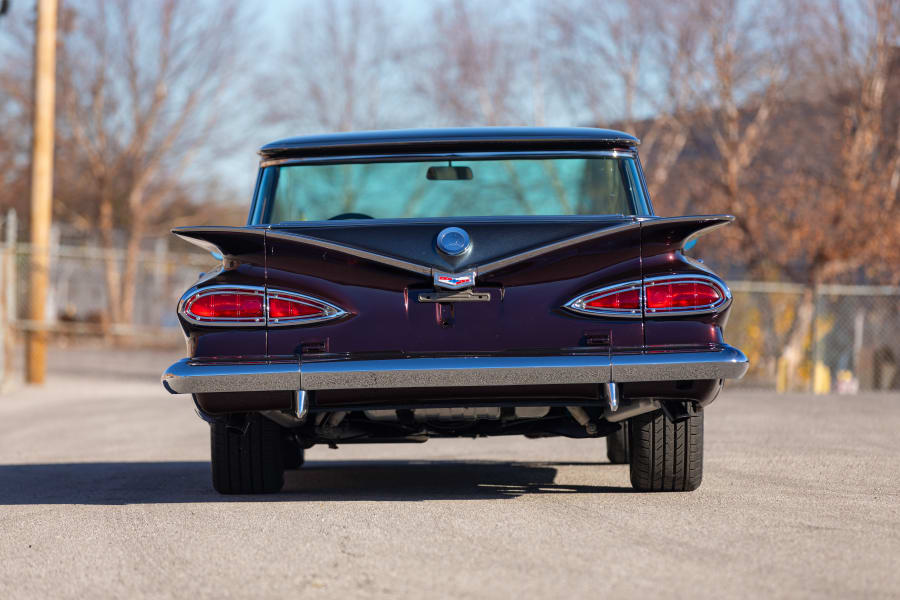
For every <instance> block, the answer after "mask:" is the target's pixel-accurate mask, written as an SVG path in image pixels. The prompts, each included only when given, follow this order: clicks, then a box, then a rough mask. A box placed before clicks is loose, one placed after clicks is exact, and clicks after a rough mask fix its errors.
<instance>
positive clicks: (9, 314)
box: [0, 208, 19, 387]
mask: <svg viewBox="0 0 900 600" xmlns="http://www.w3.org/2000/svg"><path fill="white" fill-rule="evenodd" d="M18 231H19V223H18V216H17V215H16V211H15V209H13V208H11V209H9V210H8V211H6V239H5V244H4V248H3V264H2V266H0V269H2V272H3V300H2V311H3V314H2V315H0V322H2V327H0V330H2V333H0V335H2V339H0V344H2V347H0V352H2V353H3V356H2V359H3V360H2V362H3V364H2V365H0V369H2V375H0V384H2V385H3V387H6V386H7V385H8V384H9V381H10V378H11V376H12V373H13V352H14V350H15V348H14V344H15V330H14V327H15V323H16V317H17V314H16V300H17V293H18V283H19V278H18V277H17V273H16V235H17V233H18Z"/></svg>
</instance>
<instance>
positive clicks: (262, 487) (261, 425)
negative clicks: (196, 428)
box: [209, 413, 284, 494]
mask: <svg viewBox="0 0 900 600" xmlns="http://www.w3.org/2000/svg"><path fill="white" fill-rule="evenodd" d="M209 433H210V446H211V458H212V483H213V488H215V490H216V491H217V492H219V493H220V494H271V493H274V492H277V491H279V490H281V488H282V486H283V485H284V446H283V432H282V428H281V427H280V426H279V425H277V424H276V423H274V422H272V421H270V420H269V419H267V418H265V417H263V416H262V415H260V414H256V413H250V414H248V415H247V420H246V427H245V428H243V429H241V428H238V427H234V426H228V425H226V424H225V423H224V422H219V421H216V422H214V423H211V424H210V430H209Z"/></svg>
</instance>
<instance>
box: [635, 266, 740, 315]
mask: <svg viewBox="0 0 900 600" xmlns="http://www.w3.org/2000/svg"><path fill="white" fill-rule="evenodd" d="M667 281H673V282H678V283H691V282H694V281H696V282H699V283H705V284H708V285H711V286H713V287H714V288H716V289H717V290H719V291H720V292H721V296H722V297H721V298H719V300H716V301H715V302H713V303H712V304H707V305H706V306H698V307H696V308H691V309H689V310H678V309H668V308H650V307H648V306H647V288H649V287H654V286H657V285H662V284H664V283H665V282H667ZM641 298H642V299H643V304H644V315H645V316H647V317H668V316H679V315H699V314H704V313H710V312H721V311H723V310H725V309H726V308H728V306H729V305H730V304H731V290H729V289H728V286H727V285H725V282H724V281H722V280H720V279H717V278H715V277H710V276H708V275H700V274H693V273H692V274H684V275H679V274H676V275H659V276H656V277H647V278H646V279H644V292H643V294H641Z"/></svg>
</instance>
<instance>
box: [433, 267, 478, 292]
mask: <svg viewBox="0 0 900 600" xmlns="http://www.w3.org/2000/svg"><path fill="white" fill-rule="evenodd" d="M434 285H435V286H437V287H442V288H447V289H450V290H460V289H463V288H467V287H472V286H474V285H475V271H467V272H466V273H439V272H437V271H435V272H434Z"/></svg>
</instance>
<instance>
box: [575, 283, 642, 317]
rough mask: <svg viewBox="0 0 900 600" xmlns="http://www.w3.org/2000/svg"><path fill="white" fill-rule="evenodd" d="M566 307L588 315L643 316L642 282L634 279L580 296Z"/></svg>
mask: <svg viewBox="0 0 900 600" xmlns="http://www.w3.org/2000/svg"><path fill="white" fill-rule="evenodd" d="M566 308H568V309H569V310H574V311H575V312H580V313H585V314H588V315H612V316H617V317H640V316H641V284H640V282H637V281H633V282H630V283H624V284H622V285H614V286H611V287H607V288H602V289H599V290H594V291H592V292H588V293H587V294H582V295H581V296H578V297H577V298H575V299H574V300H572V301H571V302H569V303H568V304H566Z"/></svg>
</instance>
